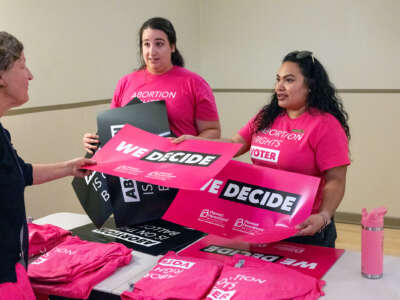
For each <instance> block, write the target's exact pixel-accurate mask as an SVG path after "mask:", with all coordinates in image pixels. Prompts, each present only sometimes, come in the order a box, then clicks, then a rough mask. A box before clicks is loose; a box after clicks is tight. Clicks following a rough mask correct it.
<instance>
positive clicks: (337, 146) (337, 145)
mask: <svg viewBox="0 0 400 300" xmlns="http://www.w3.org/2000/svg"><path fill="white" fill-rule="evenodd" d="M311 142H312V143H313V144H314V147H315V158H316V161H317V165H318V168H319V169H320V170H321V171H326V170H328V169H332V168H335V167H339V166H345V165H349V164H350V158H349V144H348V139H347V136H346V134H345V131H344V129H343V127H342V125H341V124H340V123H339V121H338V120H337V119H336V118H335V117H333V116H332V115H329V116H327V118H326V119H325V120H324V122H322V123H321V126H320V128H319V132H318V134H317V135H316V136H315V138H314V139H313V140H311Z"/></svg>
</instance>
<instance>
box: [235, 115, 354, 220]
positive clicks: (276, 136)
mask: <svg viewBox="0 0 400 300" xmlns="http://www.w3.org/2000/svg"><path fill="white" fill-rule="evenodd" d="M254 119H255V117H253V118H252V119H251V120H250V121H249V122H248V123H247V124H246V125H245V126H244V127H243V128H241V129H240V130H239V132H238V133H239V135H240V136H241V137H242V138H243V139H244V140H245V141H246V142H247V143H249V144H251V147H250V157H251V160H252V162H253V163H254V164H256V165H261V166H265V167H269V168H274V169H281V170H286V171H290V172H296V173H301V174H305V175H311V176H317V177H322V175H323V172H324V171H326V170H328V169H331V168H334V167H338V166H344V165H349V164H350V158H349V150H348V139H347V137H346V134H345V131H344V129H343V127H342V126H341V124H340V123H339V121H338V120H337V119H336V118H335V117H334V116H333V115H331V114H329V113H322V112H320V111H318V110H316V109H310V110H309V111H306V112H305V113H303V114H302V115H301V116H299V117H298V118H296V119H291V118H289V116H288V115H287V114H282V115H279V116H278V117H277V118H276V119H275V120H274V122H273V123H272V125H271V126H270V128H268V129H264V130H262V131H259V132H256V128H255V125H254ZM323 185H324V181H323V178H322V180H321V185H320V187H319V190H318V193H317V196H316V198H315V202H314V206H313V210H312V211H313V213H314V212H318V211H319V207H320V204H321V198H322V187H323Z"/></svg>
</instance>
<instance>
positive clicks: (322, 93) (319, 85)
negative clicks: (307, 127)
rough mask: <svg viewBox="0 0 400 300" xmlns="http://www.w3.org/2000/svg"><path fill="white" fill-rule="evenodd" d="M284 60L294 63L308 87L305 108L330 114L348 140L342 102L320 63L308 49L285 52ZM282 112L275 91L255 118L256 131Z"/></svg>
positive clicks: (267, 125)
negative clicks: (338, 123) (340, 126)
mask: <svg viewBox="0 0 400 300" xmlns="http://www.w3.org/2000/svg"><path fill="white" fill-rule="evenodd" d="M284 62H294V63H296V64H297V65H298V66H299V68H300V71H301V74H302V75H303V76H304V80H305V84H306V85H307V87H308V89H309V93H308V97H307V104H306V105H307V108H311V107H313V108H317V109H318V110H320V111H323V112H327V113H330V114H332V115H333V116H334V117H335V118H336V119H337V120H338V121H339V122H340V124H341V125H342V127H343V129H344V131H345V133H346V136H347V138H348V139H349V140H350V128H349V125H348V123H347V120H348V115H347V112H346V111H345V110H344V107H343V103H342V101H341V99H340V98H339V96H338V95H337V93H336V89H335V87H334V85H333V84H332V82H331V81H330V80H329V76H328V73H327V72H326V70H325V68H324V67H323V66H322V64H321V63H320V62H319V61H318V60H317V59H316V58H315V57H314V56H313V54H312V52H310V51H293V52H290V53H289V54H287V55H286V56H285V57H284V58H283V60H282V63H284ZM283 112H284V109H283V108H281V107H279V105H278V97H277V95H276V92H274V93H273V95H272V97H271V102H270V103H269V104H267V105H265V106H264V107H263V108H262V110H261V111H260V112H259V113H258V115H257V117H256V119H255V127H256V128H257V131H261V130H263V129H266V128H268V127H269V126H271V124H272V123H273V121H274V120H275V118H276V117H277V116H279V115H280V114H281V113H283Z"/></svg>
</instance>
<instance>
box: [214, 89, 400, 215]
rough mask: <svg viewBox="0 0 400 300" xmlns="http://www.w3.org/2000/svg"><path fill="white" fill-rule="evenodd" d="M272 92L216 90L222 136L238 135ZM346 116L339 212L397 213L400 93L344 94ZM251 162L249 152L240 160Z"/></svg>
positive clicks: (398, 212) (399, 159)
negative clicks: (346, 156)
mask: <svg viewBox="0 0 400 300" xmlns="http://www.w3.org/2000/svg"><path fill="white" fill-rule="evenodd" d="M269 97H270V95H268V94H261V93H259V94H258V93H217V94H216V99H217V104H218V109H219V112H220V115H221V122H222V131H223V133H222V135H223V136H226V137H230V136H231V135H233V134H234V133H236V132H237V131H238V130H239V129H240V128H241V127H242V126H243V125H244V124H245V123H246V122H247V121H248V120H249V119H250V118H251V117H252V116H253V115H254V114H255V113H256V112H257V110H258V109H259V108H260V107H262V105H263V104H265V103H267V102H268V101H269ZM342 97H343V99H344V104H345V108H346V110H347V112H348V113H349V116H350V122H349V123H350V130H351V134H352V139H351V142H350V149H351V158H352V164H351V166H350V167H349V169H348V178H347V190H346V195H345V198H344V200H343V202H342V204H341V206H340V207H339V209H338V211H340V212H349V213H357V214H359V213H361V208H363V207H366V208H368V209H371V208H373V207H377V206H380V205H384V206H386V207H387V208H388V216H391V217H400V202H399V201H398V180H399V176H398V172H399V170H400V157H399V149H400V139H399V138H398V133H397V130H398V129H399V128H400V118H399V117H398V115H399V113H400V101H399V98H400V95H399V94H343V95H342ZM240 160H243V161H245V162H250V160H249V158H248V155H247V154H245V155H244V157H243V158H240Z"/></svg>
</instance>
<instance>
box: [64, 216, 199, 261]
mask: <svg viewBox="0 0 400 300" xmlns="http://www.w3.org/2000/svg"><path fill="white" fill-rule="evenodd" d="M71 232H72V234H74V235H78V236H79V237H80V238H81V239H84V240H88V241H93V242H100V243H110V242H118V243H121V244H124V245H125V246H126V247H128V248H131V249H133V250H136V251H139V252H142V253H146V254H150V255H162V254H165V253H167V252H168V251H180V250H182V249H183V248H185V247H186V246H188V245H190V244H192V243H193V242H195V241H197V240H198V239H200V238H201V237H204V236H205V234H204V233H203V232H200V231H197V230H193V229H190V228H187V227H184V226H180V225H177V224H174V223H171V222H168V221H164V220H160V219H159V220H154V221H149V222H145V223H142V224H137V225H133V226H124V227H119V228H118V227H116V226H115V224H114V222H113V220H112V218H110V219H109V220H108V221H107V222H106V223H105V224H104V226H103V227H102V228H100V229H98V228H96V227H95V226H94V225H93V224H88V225H84V226H81V227H78V228H75V229H73V230H71Z"/></svg>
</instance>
